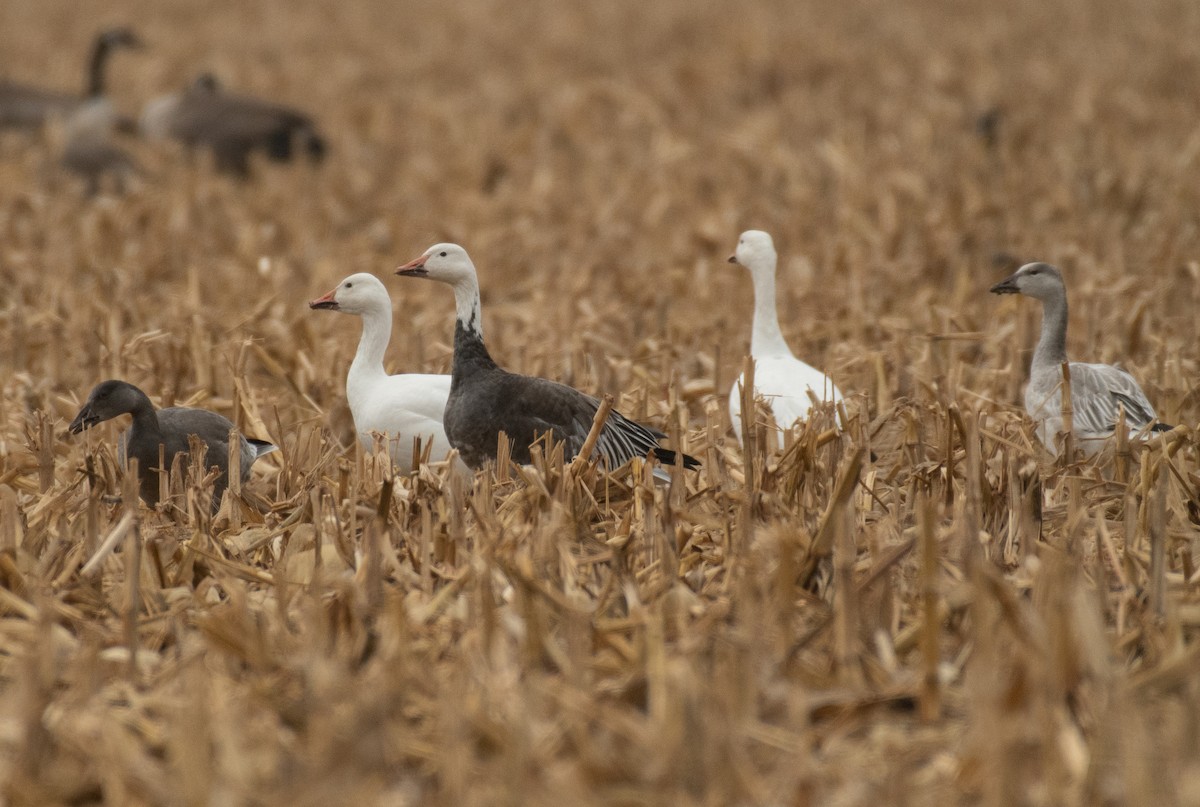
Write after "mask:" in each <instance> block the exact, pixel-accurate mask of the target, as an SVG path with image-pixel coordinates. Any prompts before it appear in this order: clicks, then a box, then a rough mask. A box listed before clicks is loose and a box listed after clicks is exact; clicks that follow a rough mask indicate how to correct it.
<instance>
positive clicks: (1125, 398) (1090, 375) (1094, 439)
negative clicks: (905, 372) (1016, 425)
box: [991, 263, 1172, 457]
mask: <svg viewBox="0 0 1200 807" xmlns="http://www.w3.org/2000/svg"><path fill="white" fill-rule="evenodd" d="M991 291H992V293H993V294H1024V295H1026V296H1028V297H1033V298H1034V299H1036V300H1041V301H1042V333H1041V336H1040V337H1039V339H1038V343H1037V349H1036V350H1034V352H1033V361H1032V363H1031V364H1030V366H1029V384H1028V385H1027V386H1026V387H1025V411H1026V412H1028V413H1029V416H1030V417H1031V418H1033V421H1034V423H1035V424H1036V426H1037V435H1038V439H1039V440H1041V442H1042V445H1044V446H1046V448H1048V449H1049V450H1051V451H1055V452H1056V451H1057V448H1056V445H1055V438H1056V437H1057V436H1058V434H1059V433H1060V432H1061V431H1062V430H1063V417H1062V389H1063V376H1062V365H1063V362H1065V361H1067V287H1066V284H1065V283H1064V282H1063V276H1062V272H1060V271H1059V270H1058V268H1057V267H1055V266H1051V265H1050V264H1048V263H1027V264H1025V265H1024V266H1022V267H1021V268H1020V269H1018V270H1017V271H1016V272H1014V273H1013V274H1012V275H1010V276H1009V277H1007V278H1005V279H1004V280H1002V281H1000V282H999V283H997V284H996V285H994V286H992V288H991ZM1069 367H1070V370H1071V410H1072V418H1071V419H1072V433H1073V434H1074V436H1075V439H1076V441H1077V443H1078V445H1079V446H1080V448H1082V449H1083V451H1084V453H1085V454H1086V455H1087V456H1089V457H1090V456H1093V455H1095V454H1096V453H1098V452H1099V451H1100V450H1101V449H1102V448H1103V447H1104V441H1105V440H1107V439H1108V438H1110V437H1112V435H1113V432H1114V431H1115V429H1116V427H1117V421H1118V419H1119V417H1120V410H1121V409H1122V408H1124V410H1125V422H1126V424H1128V426H1129V428H1130V430H1131V431H1132V432H1135V433H1137V434H1140V435H1141V436H1142V437H1144V436H1145V435H1146V434H1147V433H1149V432H1153V431H1170V430H1171V428H1172V427H1171V426H1168V425H1166V424H1164V423H1159V422H1158V420H1157V417H1158V416H1157V415H1156V414H1155V413H1154V406H1153V405H1151V403H1150V400H1149V399H1148V398H1147V397H1146V393H1144V392H1142V388H1141V387H1140V386H1138V382H1137V381H1136V380H1135V379H1134V377H1133V376H1131V375H1130V374H1129V373H1127V372H1125V371H1124V370H1122V369H1121V368H1120V367H1116V366H1114V365H1112V364H1085V363H1084V362H1078V361H1073V362H1070V364H1069Z"/></svg>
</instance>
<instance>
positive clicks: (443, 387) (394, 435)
mask: <svg viewBox="0 0 1200 807" xmlns="http://www.w3.org/2000/svg"><path fill="white" fill-rule="evenodd" d="M308 306H309V308H312V309H314V310H325V311H340V312H341V313H343V314H353V315H355V316H357V317H359V318H361V319H362V323H363V329H362V336H361V338H360V339H359V341H358V351H357V352H356V353H355V354H354V361H353V362H351V363H350V371H349V372H348V373H347V374H346V400H347V402H348V403H349V404H350V414H351V415H353V416H354V430H355V431H356V432H358V439H359V441H360V442H361V443H362V445H363V448H365V449H367V450H368V451H369V450H371V449H372V448H374V433H375V432H378V433H381V434H384V435H386V436H387V438H388V451H389V453H390V454H391V456H392V461H393V462H395V463H396V465H397V466H398V467H399V468H400V470H401V471H402V472H405V473H407V472H408V471H409V470H411V469H412V467H413V438H414V437H419V438H421V441H422V444H423V445H428V444H429V443H432V444H433V447H432V448H431V449H430V454H429V456H430V457H431V458H432V459H434V460H442V459H445V458H446V454H447V453H448V452H449V451H450V441H449V440H447V439H446V430H445V429H444V428H442V415H443V414H444V413H445V411H446V398H447V397H448V396H449V395H450V376H448V375H436V374H431V373H401V374H399V375H388V373H387V371H386V370H384V369H383V355H384V353H385V352H386V351H387V346H388V341H389V340H390V339H391V336H392V299H391V297H389V296H388V293H387V289H386V288H384V285H383V283H382V282H380V280H379V278H377V277H375V276H374V275H371V274H367V273H366V272H360V273H358V274H354V275H350V276H349V277H347V278H345V279H344V280H343V281H342V282H341V283H339V284H338V285H337V288H335V289H334V290H333V291H331V292H329V293H328V294H326V295H324V296H321V297H318V298H317V299H315V300H313V301H312V302H310V303H309V304H308Z"/></svg>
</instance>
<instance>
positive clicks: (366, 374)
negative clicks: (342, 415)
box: [346, 305, 392, 408]
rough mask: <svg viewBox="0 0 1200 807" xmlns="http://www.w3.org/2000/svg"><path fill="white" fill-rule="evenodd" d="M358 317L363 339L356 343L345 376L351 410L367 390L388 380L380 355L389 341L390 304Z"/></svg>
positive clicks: (365, 312)
mask: <svg viewBox="0 0 1200 807" xmlns="http://www.w3.org/2000/svg"><path fill="white" fill-rule="evenodd" d="M361 316H362V324H363V329H362V337H361V338H360V339H359V340H358V352H356V353H355V354H354V361H352V362H350V372H349V373H347V374H346V397H347V398H348V399H349V401H350V405H351V408H353V406H354V402H355V400H356V399H358V396H359V395H360V394H364V393H365V389H366V388H367V387H369V386H370V385H371V384H372V383H374V382H376V381H378V380H379V379H381V378H386V377H387V372H386V371H384V369H383V354H384V353H385V352H386V351H387V346H388V342H389V341H391V338H392V308H391V305H381V306H372V307H371V308H370V309H368V310H367V311H364V312H363V313H362V315H361Z"/></svg>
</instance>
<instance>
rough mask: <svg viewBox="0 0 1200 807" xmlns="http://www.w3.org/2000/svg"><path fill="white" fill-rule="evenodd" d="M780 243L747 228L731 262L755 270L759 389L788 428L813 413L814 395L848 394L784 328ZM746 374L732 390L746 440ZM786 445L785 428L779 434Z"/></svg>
mask: <svg viewBox="0 0 1200 807" xmlns="http://www.w3.org/2000/svg"><path fill="white" fill-rule="evenodd" d="M777 260H778V258H777V255H776V253H775V243H774V241H772V240H771V236H770V234H768V233H765V232H763V231H762V230H747V231H746V232H744V233H742V234H741V236H740V237H739V238H738V243H737V249H736V250H735V251H734V253H733V254H732V255H730V256H729V262H730V263H737V264H741V265H742V266H744V267H746V269H748V270H749V271H750V279H751V281H753V283H754V324H753V329H752V331H751V334H750V356H751V357H752V358H753V359H754V394H755V395H756V396H761V397H762V398H764V399H765V401H766V404H767V405H768V406H769V407H770V408H771V414H772V415H773V416H774V417H775V423H776V425H778V426H779V427H780V429H788V428H790V427H791V426H792V424H793V423H795V422H796V421H798V420H803V419H805V418H806V417H808V413H809V410H810V409H812V406H813V399H814V398H815V399H816V400H817V401H821V402H837V401H840V400H842V393H841V391H840V390H838V388H837V387H836V386H835V385H834V383H833V380H832V379H831V378H830V377H829V376H828V375H826V374H825V373H823V372H821V371H820V370H818V369H817V368H815V367H812V366H810V365H808V364H805V363H804V362H802V361H800V359H797V358H796V357H795V356H794V355H793V354H792V351H791V349H790V348H788V345H787V342H786V341H784V338H783V332H782V331H781V330H780V329H779V315H778V313H777V312H776V309H775V265H776V263H777ZM742 381H743V379H742V376H740V375H739V376H738V379H737V381H736V382H734V385H733V389H731V390H730V391H729V417H730V419H731V420H732V421H733V433H734V435H736V436H737V439H738V442H739V443H741V441H742V394H741V387H742ZM777 439H778V444H779V446H780V447H781V448H782V447H783V432H782V431H780V432H779V433H778V434H777Z"/></svg>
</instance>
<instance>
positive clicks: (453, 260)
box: [396, 244, 478, 286]
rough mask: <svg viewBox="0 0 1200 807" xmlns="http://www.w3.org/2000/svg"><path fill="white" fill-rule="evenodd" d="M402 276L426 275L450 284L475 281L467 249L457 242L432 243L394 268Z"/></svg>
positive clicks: (431, 278)
mask: <svg viewBox="0 0 1200 807" xmlns="http://www.w3.org/2000/svg"><path fill="white" fill-rule="evenodd" d="M396 274H398V275H400V276H402V277H427V278H429V279H430V280H437V281H440V282H442V283H446V284H448V285H450V286H459V285H462V284H464V283H477V282H478V280H477V279H476V276H475V264H473V263H471V257H470V256H469V255H467V251H466V250H465V249H463V248H462V247H460V246H459V245H458V244H434V245H433V246H431V247H430V248H429V249H427V250H425V252H423V253H422V254H421V257H419V258H417V259H415V260H411V261H409V262H408V263H406V264H404V265H403V266H399V267H397V268H396Z"/></svg>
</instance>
